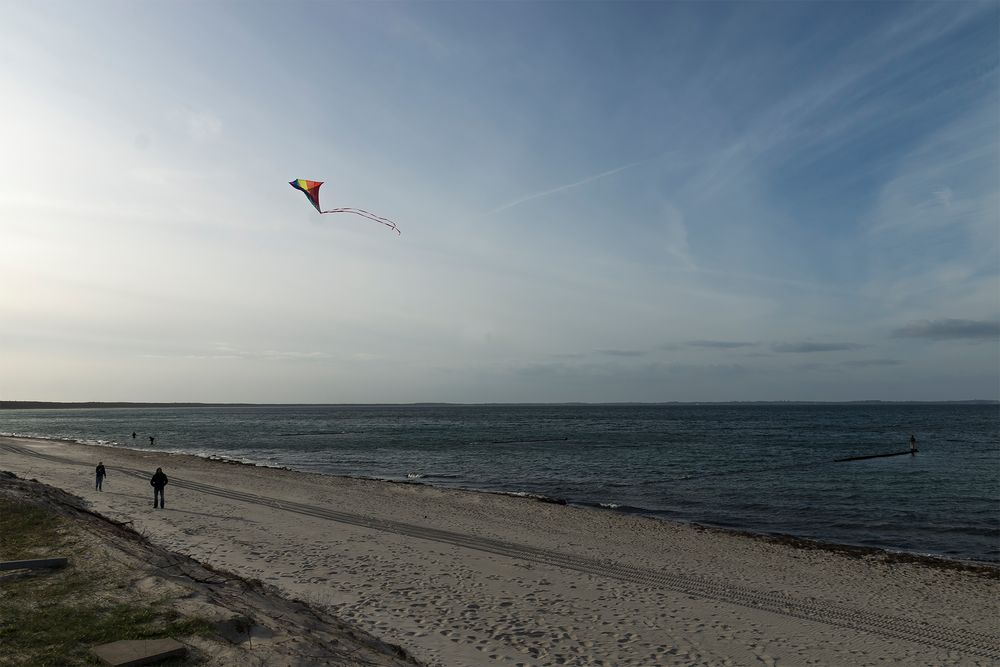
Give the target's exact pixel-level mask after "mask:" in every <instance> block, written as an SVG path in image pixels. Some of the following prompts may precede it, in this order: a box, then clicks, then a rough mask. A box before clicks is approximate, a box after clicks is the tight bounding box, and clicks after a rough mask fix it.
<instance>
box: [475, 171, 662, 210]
mask: <svg viewBox="0 0 1000 667" xmlns="http://www.w3.org/2000/svg"><path fill="white" fill-rule="evenodd" d="M648 161H649V160H648V159H646V160H639V161H637V162H630V163H628V164H624V165H622V166H620V167H615V168H614V169H609V170H608V171H602V172H601V173H599V174H594V175H593V176H588V177H587V178H584V179H582V180H579V181H576V182H575V183H567V184H566V185H560V186H559V187H555V188H551V189H549V190H543V191H542V192H536V193H534V194H530V195H527V196H525V197H521V198H520V199H515V200H514V201H512V202H508V203H506V204H503V205H502V206H497V207H496V208H494V209H492V210H490V211H487V212H486V213H485V215H493V214H494V213H499V212H500V211H506V210H507V209H509V208H513V207H515V206H519V205H521V204H523V203H525V202H529V201H532V200H534V199H541V198H542V197H548V196H549V195H554V194H555V193H557V192H563V191H565V190H572V189H573V188H578V187H580V186H581V185H586V184H587V183H593V182H594V181H597V180H600V179H602V178H607V177H608V176H612V175H614V174H617V173H618V172H621V171H625V170H626V169H631V168H632V167H637V166H639V165H640V164H642V163H644V162H648Z"/></svg>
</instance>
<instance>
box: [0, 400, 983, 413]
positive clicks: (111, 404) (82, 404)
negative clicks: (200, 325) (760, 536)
mask: <svg viewBox="0 0 1000 667" xmlns="http://www.w3.org/2000/svg"><path fill="white" fill-rule="evenodd" d="M670 405H678V406H685V405H697V406H712V405H718V406H738V405H752V406H759V405H764V406H766V405H778V406H786V405H997V406H1000V400H993V399H971V400H964V401H863V400H862V401H662V402H648V403H644V402H630V401H624V402H607V403H605V402H598V403H587V402H579V401H577V402H564V403H435V402H427V403H196V402H173V403H156V402H151V403H143V402H130V401H0V410H51V409H60V408H63V409H74V408H361V407H387V408H424V407H428V408H429V407H433V408H448V407H456V408H461V407H493V406H497V407H572V406H590V407H593V406H596V407H601V406H607V407H615V406H624V407H628V406H635V407H642V406H649V407H656V406H670Z"/></svg>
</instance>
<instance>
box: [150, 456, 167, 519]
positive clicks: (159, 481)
mask: <svg viewBox="0 0 1000 667" xmlns="http://www.w3.org/2000/svg"><path fill="white" fill-rule="evenodd" d="M150 440H152V438H150ZM167 481H168V480H167V476H166V475H165V474H164V473H163V468H157V469H156V472H155V473H153V476H152V477H151V478H150V480H149V484H150V486H152V487H153V507H154V508H156V499H157V498H159V499H160V509H163V487H165V486H166V485H167Z"/></svg>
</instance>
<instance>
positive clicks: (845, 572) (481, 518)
mask: <svg viewBox="0 0 1000 667" xmlns="http://www.w3.org/2000/svg"><path fill="white" fill-rule="evenodd" d="M40 457H52V458H40ZM98 458H100V459H101V460H103V461H104V463H105V465H107V466H108V469H109V478H108V487H106V488H107V491H106V492H105V493H103V494H96V493H94V492H92V490H88V489H92V484H93V481H92V479H91V475H90V474H89V473H91V472H92V469H93V465H96V461H97V459H98ZM157 466H163V467H164V470H165V471H166V472H167V474H168V475H170V476H171V484H170V485H168V487H167V510H165V511H162V512H154V511H153V510H152V508H151V495H152V494H151V492H150V490H149V486H148V481H147V479H148V475H149V474H151V472H152V470H154V469H155V468H156V467H157ZM0 468H3V469H7V470H12V471H14V472H16V473H18V474H19V475H22V476H37V477H38V478H39V479H40V480H41V481H45V482H46V483H49V484H53V485H55V486H59V487H61V488H66V489H70V490H73V491H74V492H76V493H81V495H85V496H86V497H87V498H88V499H90V500H92V502H93V506H94V509H95V510H97V511H100V512H102V513H104V514H106V515H108V516H111V517H112V518H115V519H118V520H133V521H134V524H135V525H136V526H137V527H139V528H141V529H142V530H143V531H144V532H145V533H146V534H148V535H149V536H150V538H151V539H153V540H154V541H156V542H158V543H160V544H162V545H164V546H166V547H168V548H170V549H174V550H176V551H179V552H181V553H184V554H187V555H190V556H192V557H194V558H196V559H198V560H201V561H203V562H206V563H209V564H212V565H215V566H217V567H221V568H224V569H228V570H231V571H234V572H237V573H239V574H241V575H243V576H248V577H254V578H258V579H261V580H263V581H266V582H268V583H270V584H273V585H275V586H277V587H278V588H279V589H280V590H283V591H286V592H287V593H288V594H289V595H291V596H294V597H300V598H302V599H305V600H308V601H309V602H311V603H314V604H320V605H323V606H324V607H326V608H328V609H330V610H331V611H332V612H334V613H335V614H336V615H338V616H340V617H341V618H344V619H345V620H348V621H351V622H354V623H357V624H358V625H360V626H361V627H362V628H364V629H365V630H368V631H370V632H372V633H374V634H376V635H377V636H379V637H381V638H383V639H384V640H386V641H389V642H393V643H398V644H400V645H402V646H404V647H405V648H406V649H407V650H409V651H411V652H412V653H413V654H414V655H415V656H416V657H417V658H418V659H420V660H423V661H424V662H427V663H429V664H435V665H473V664H474V665H480V664H483V665H485V664H497V665H549V664H565V665H670V664H678V665H680V664H684V665H691V664H704V665H718V664H740V665H744V664H761V665H766V664H782V663H784V664H789V663H790V664H852V665H863V664H875V663H878V662H883V663H884V662H886V661H889V662H897V663H905V664H912V665H921V664H927V665H935V664H969V665H975V664H984V665H985V664H996V661H997V660H1000V622H998V620H997V619H998V618H1000V614H998V611H1000V608H998V603H997V600H998V599H1000V596H998V595H997V593H998V592H1000V587H998V583H997V579H996V578H995V577H990V576H985V575H984V574H982V573H977V572H975V571H973V572H963V571H960V570H949V569H945V568H935V567H930V566H928V565H926V564H921V563H899V562H893V561H892V560H891V559H888V558H880V557H877V556H866V557H852V556H845V555H843V554H838V553H833V552H829V551H825V550H822V549H799V548H795V547H792V546H788V545H784V544H780V543H775V542H769V541H765V540H759V539H753V538H750V537H747V536H742V535H734V534H729V533H724V532H721V531H706V530H700V529H698V528H697V527H692V526H685V525H679V524H670V523H665V522H661V521H655V520H651V519H645V518H641V517H629V516H622V515H619V514H616V513H613V512H605V511H599V510H587V509H581V508H573V507H564V506H558V505H551V504H544V503H538V502H534V501H531V500H526V499H522V498H513V497H505V496H498V495H494V494H482V493H471V492H462V491H454V490H444V489H435V488H432V487H427V486H421V485H406V484H391V483H384V482H375V481H370V480H356V479H347V478H339V477H329V476H322V475H310V474H304V473H297V472H292V471H286V470H277V469H268V468H257V467H251V466H242V465H227V464H223V463H218V462H208V461H205V460H204V459H198V458H196V457H190V456H181V455H166V454H159V453H154V452H141V451H133V450H124V449H109V448H97V447H89V446H83V445H75V444H67V443H55V442H51V441H28V440H15V439H0ZM88 468H89V470H88ZM84 490H88V491H87V493H83V491H84Z"/></svg>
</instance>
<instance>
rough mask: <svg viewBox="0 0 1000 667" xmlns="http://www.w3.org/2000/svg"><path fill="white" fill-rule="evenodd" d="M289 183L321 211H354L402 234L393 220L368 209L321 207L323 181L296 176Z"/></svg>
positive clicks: (355, 213)
mask: <svg viewBox="0 0 1000 667" xmlns="http://www.w3.org/2000/svg"><path fill="white" fill-rule="evenodd" d="M288 184H289V185H290V186H292V187H293V188H295V189H296V190H298V191H300V192H301V193H302V194H304V195H305V196H306V199H308V200H309V202H310V203H311V204H312V205H313V206H315V207H316V210H317V211H319V212H320V213H353V214H354V215H360V216H361V217H362V218H368V219H369V220H372V221H374V222H377V223H379V224H382V225H385V226H386V227H389V228H390V229H392V230H393V231H395V232H396V234H400V231H399V227H397V226H396V223H395V222H393V221H392V220H389V219H388V218H383V217H382V216H380V215H375V214H374V213H369V212H368V211H365V210H362V209H360V208H350V207H344V208H331V209H330V210H328V211H324V210H323V209H321V208H320V207H319V186H321V185H323V181H307V180H306V179H304V178H296V179H295V180H294V181H289V182H288Z"/></svg>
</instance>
